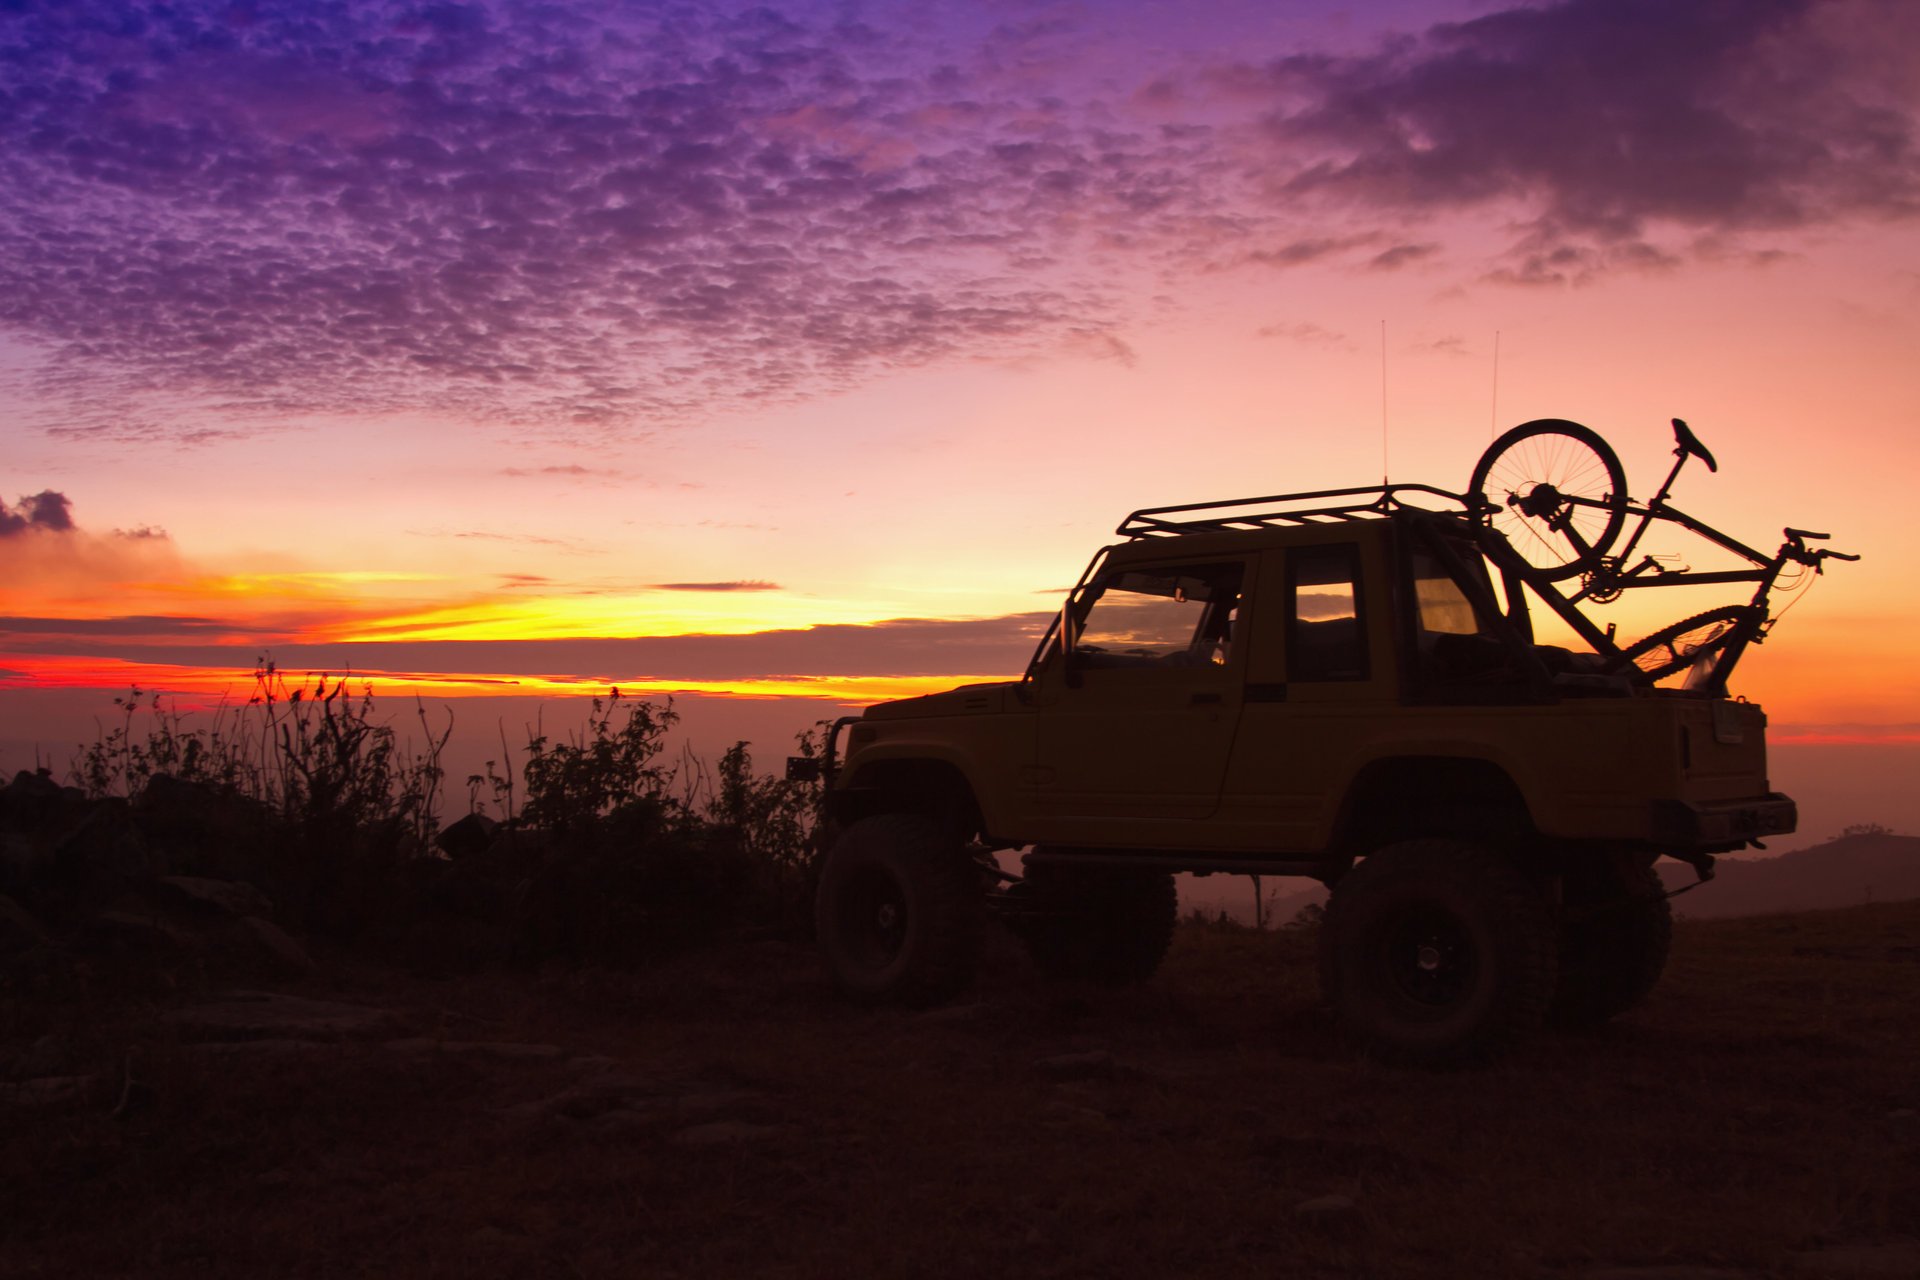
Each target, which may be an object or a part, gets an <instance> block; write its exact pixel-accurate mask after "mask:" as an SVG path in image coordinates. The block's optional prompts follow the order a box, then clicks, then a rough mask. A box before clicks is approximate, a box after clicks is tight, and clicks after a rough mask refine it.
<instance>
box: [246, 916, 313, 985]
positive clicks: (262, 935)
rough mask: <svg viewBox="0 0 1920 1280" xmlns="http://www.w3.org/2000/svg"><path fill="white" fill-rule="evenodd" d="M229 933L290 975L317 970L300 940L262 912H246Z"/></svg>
mask: <svg viewBox="0 0 1920 1280" xmlns="http://www.w3.org/2000/svg"><path fill="white" fill-rule="evenodd" d="M227 936H228V937H230V938H232V939H234V940H236V941H238V942H239V943H240V944H241V945H242V946H243V947H245V948H246V949H247V950H249V951H251V952H252V953H253V954H254V955H255V956H256V957H258V958H260V959H262V960H265V961H266V962H267V963H268V964H269V965H270V966H272V967H273V968H274V969H276V970H278V971H279V972H280V973H282V974H284V975H286V976H288V977H292V978H304V977H306V976H307V975H308V974H310V973H312V972H313V970H314V964H313V959H312V957H310V956H308V955H307V953H306V951H305V950H304V949H302V948H301V946H300V944H299V943H297V942H295V941H294V940H293V939H292V938H290V937H288V936H287V933H286V931H285V930H284V929H282V928H281V927H280V926H279V925H277V924H273V923H272V922H270V921H267V920H262V919H261V918H260V917H259V916H242V917H241V918H240V919H238V920H236V921H234V922H233V928H232V929H231V930H230V931H229V933H228V935H227Z"/></svg>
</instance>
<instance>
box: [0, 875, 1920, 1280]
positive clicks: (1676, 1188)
mask: <svg viewBox="0 0 1920 1280" xmlns="http://www.w3.org/2000/svg"><path fill="white" fill-rule="evenodd" d="M1917 943H1920V904H1912V903H1909V904H1893V905H1885V906H1877V907H1865V908H1856V909H1851V910H1847V911H1842V912H1831V913H1822V914H1813V915H1804V916H1794V917H1774V918H1765V919H1755V920H1743V921H1726V922H1711V923H1689V924H1686V925H1684V926H1683V927H1682V929H1681V931H1680V935H1679V941H1678V945H1677V948H1676V956H1675V961H1674V965H1673V968H1672V970H1671V972H1670V974H1669V978H1668V980H1667V981H1666V983H1665V984H1664V985H1663V986H1662V988H1661V989H1660V991H1659V992H1658V993H1656V996H1655V998H1654V1000H1653V1002H1652V1003H1650V1004H1649V1005H1648V1007H1647V1008H1646V1009H1644V1010H1643V1011H1640V1012H1638V1013H1636V1014H1634V1015H1630V1016H1629V1017H1627V1018H1625V1019H1623V1020H1621V1021H1620V1022H1619V1023H1618V1024H1616V1025H1615V1026H1613V1027H1611V1028H1608V1029H1606V1030H1604V1031H1602V1032H1600V1033H1596V1034H1592V1035H1585V1036H1578V1037H1573V1036H1549V1037H1542V1038H1541V1039H1539V1040H1537V1041H1535V1042H1532V1043H1531V1044H1529V1045H1527V1046H1525V1047H1524V1048H1523V1049H1522V1050H1521V1051H1519V1052H1518V1053H1517V1054H1515V1055H1514V1056H1512V1057H1510V1058H1509V1059H1507V1060H1505V1061H1504V1062H1502V1063H1500V1064H1499V1065H1497V1066H1494V1067H1491V1068H1487V1069H1483V1070H1476V1071H1464V1072H1458V1073H1448V1074H1432V1073H1426V1072H1420V1071H1412V1070H1400V1069H1395V1068H1388V1067H1383V1066H1380V1065H1377V1064H1374V1063H1372V1062H1369V1061H1367V1060H1365V1059H1363V1058H1360V1057H1357V1056H1356V1055H1355V1054H1354V1053H1353V1052H1351V1051H1350V1050H1349V1049H1347V1048H1345V1047H1344V1046H1342V1045H1341V1044H1339V1043H1338V1042H1337V1041H1336V1040H1335V1039H1334V1037H1333V1035H1332V1033H1331V1030H1330V1028H1329V1025H1328V1023H1327V1021H1326V1019H1325V1018H1324V1017H1323V1016H1322V1014H1321V1013H1320V1012H1319V1010H1318V1009H1317V1007H1316V1005H1315V1002H1314V996H1313V981H1312V963H1311V961H1312V957H1311V942H1310V940H1308V939H1306V938H1304V937H1302V936H1300V935H1292V934H1263V935H1256V934H1251V933H1234V932H1222V931H1212V930H1204V929H1196V928H1191V927H1189V928H1186V929H1183V931H1182V933H1181V935H1180V937H1179V939H1178V940H1177V942H1176V949H1175V952H1174V954H1173V956H1172V957H1171V958H1170V960H1169V962H1168V965H1167V967H1166V969H1165V970H1164V971H1163V972H1162V974H1161V975H1160V977H1158V978H1157V979H1156V980H1155V981H1154V982H1153V983H1152V984H1150V985H1149V986H1147V987H1146V988H1144V989H1141V990H1138V991H1133V992H1109V991H1102V990H1098V989H1092V988H1078V987H1074V988H1066V987H1060V986H1047V985H1044V984H1042V983H1040V982H1039V981H1038V980H1037V979H1036V978H1035V976H1034V975H1033V974H1032V972H1031V970H1030V969H1029V968H1028V967H1027V965H1026V964H1025V962H1024V960H1023V959H1022V958H1020V957H1019V956H1018V955H1016V954H1015V953H1014V952H1013V951H1012V949H1011V947H1010V945H1006V946H1002V947H1001V948H1000V949H999V950H997V951H996V952H995V954H994V955H993V956H992V957H991V958H990V963H989V965H988V972H987V973H986V975H985V977H984V979H983V982H982V984H981V987H980V989H979V991H978V992H977V993H976V996H975V997H974V999H975V1000H976V1001H977V1003H976V1004H974V1005H972V1006H969V1007H966V1008H963V1009H961V1010H959V1011H957V1012H956V1011H944V1012H938V1013H935V1014H932V1015H920V1016H915V1015H911V1014H902V1013H898V1012H887V1011H872V1010H862V1009H856V1008H852V1007H849V1006H847V1005H845V1004H842V1003H841V1002H839V1001H838V1000H837V999H835V998H834V997H833V996H832V995H831V993H830V992H829V991H828V990H827V989H826V988H825V986H824V984H823V983H822V981H821V980H820V979H819V977H818V976H817V971H816V969H815V967H814V965H813V963H812V958H811V957H810V956H809V955H808V954H807V953H806V952H804V951H800V950H795V949H792V948H788V947H785V946H782V945H779V944H764V945H762V946H759V947H747V948H741V949H738V950H731V951H724V952H715V953H709V954H706V955H701V956H693V957H687V958H684V959H682V960H680V961H676V962H673V963H672V964H671V965H669V966H667V967H664V968H661V969H658V970H655V971H651V972H647V973H641V974H613V973H605V972H596V971H570V972H556V973H553V974H551V975H548V976H545V977H539V978H528V977H510V976H469V977H462V978H458V979H453V980H448V981H438V982H435V981H427V980H423V979H418V978H406V977H396V976H394V975H391V974H386V973H378V972H372V971H358V970H355V969H354V968H353V967H352V966H351V964H350V963H347V962H339V963H337V964H336V965H335V966H334V967H333V969H332V970H331V972H332V973H333V974H334V977H333V978H331V979H330V980H328V981H327V982H323V983H320V984H314V985H313V986H312V987H310V989H309V990H308V991H307V994H312V995H321V996H326V997H328V998H333V999H341V1000H351V1001H357V1002H361V1003H367V1004H377V1005H381V1006H384V1007H388V1008H393V1009H396V1010H399V1011H401V1012H403V1013H405V1014H406V1015H407V1017H408V1018H409V1020H410V1021H411V1023H412V1026H413V1028H414V1033H415V1034H424V1035H429V1036H435V1035H437V1036H442V1037H444V1038H447V1039H455V1040H476V1039H480V1040H490V1041H525V1042H530V1043H547V1044H554V1045H560V1046H564V1047H565V1048H566V1049H567V1050H568V1051H569V1054H571V1055H598V1056H602V1057H604V1058H607V1059H611V1060H612V1061H611V1062H610V1063H608V1062H600V1063H594V1062H584V1063H583V1062H579V1061H572V1062H570V1061H568V1060H567V1059H556V1060H552V1061H496V1060H492V1059H478V1058H473V1057H468V1056H462V1055H457V1054H450V1055H441V1056H437V1057H434V1056H429V1057H425V1058H422V1057H419V1056H409V1055H405V1054H401V1053H398V1052H396V1051H394V1050H390V1049H386V1048H382V1047H381V1046H380V1045H378V1044H362V1045H351V1044H349V1045H338V1046H326V1047H320V1048H314V1049H308V1050H303V1051H296V1052H294V1053H293V1054H291V1055H290V1056H288V1057H284V1058H275V1059H271V1060H266V1059H256V1058H242V1059H233V1058H230V1057H228V1058H221V1057H216V1056H213V1055H210V1054H209V1053H208V1052H207V1051H205V1050H202V1049H196V1048H194V1047H192V1046H189V1045H185V1044H181V1043H179V1042H178V1041H177V1040H175V1039H173V1038H171V1037H169V1036H167V1035H166V1034H163V1033H162V1032H160V1031H158V1030H156V1029H155V1026H154V1024H153V1023H152V1022H151V1021H150V1018H149V1017H148V1015H147V1014H145V1013H143V1012H141V1011H140V1010H137V1009H130V1008H122V1009H120V1010H119V1011H118V1012H112V1013H106V1012H100V1011H95V1012H93V1013H91V1014H88V1015H86V1016H80V1015H77V1014H76V1016H75V1019H74V1020H73V1021H72V1023H71V1024H70V1026H69V1027H68V1028H67V1030H66V1031H65V1032H63V1033H62V1035H61V1037H60V1039H59V1043H60V1044H63V1045H65V1046H67V1047H66V1050H65V1051H66V1052H67V1053H68V1054H69V1055H70V1057H71V1058H72V1059H73V1062H72V1065H73V1066H77V1067H82V1068H87V1069H96V1070H110V1071H117V1070H118V1065H117V1064H119V1063H120V1062H122V1061H123V1060H124V1056H125V1054H126V1053H127V1052H128V1051H129V1050H131V1052H132V1053H133V1063H134V1067H133V1075H134V1077H135V1079H136V1080H137V1081H139V1082H141V1084H142V1085H143V1086H144V1087H142V1088H136V1089H135V1090H134V1091H133V1095H132V1097H131V1099H130V1104H129V1106H128V1107H127V1109H126V1110H125V1111H124V1112H123V1114H121V1115H120V1116H118V1117H114V1116H111V1115H109V1114H108V1110H109V1105H110V1103H111V1101H113V1099H112V1098H111V1097H109V1098H105V1099H103V1100H102V1101H100V1102H95V1103H90V1104H82V1105H77V1106H74V1107H70V1108H66V1109H43V1110H38V1111H34V1112H31V1113H28V1112H20V1111H14V1112H8V1111H6V1110H4V1109H0V1274H6V1275H8V1276H14V1275H26V1276H37V1275H44V1276H50V1277H51V1276H61V1277H65V1276H73V1275H99V1276H112V1275H159V1276H173V1275H178V1276H195V1277H203V1276H204V1277H227V1276H231V1277H247V1278H248V1280H253V1278H254V1277H258V1276H265V1275H270V1276H340V1275H381V1276H389V1275H435V1276H437V1275H444V1276H459V1277H477V1276H614V1275H648V1276H742V1275H759V1276H793V1277H811V1276H896V1275H917V1276H918V1275H925V1276H977V1275H981V1274H995V1273H999V1274H1006V1275H1021V1276H1027V1275H1035V1276H1088V1277H1093V1276H1100V1277H1115V1276H1122V1277H1124V1276H1141V1277H1147V1276H1152V1277H1160V1276H1169V1275H1172V1276H1183V1275H1210V1276H1211V1275H1226V1276H1231V1275H1249V1276H1251V1275H1259V1276H1275V1275H1301V1276H1319V1275H1324V1276H1393V1277H1423V1276H1434V1277H1439V1276H1447V1277H1453V1276H1464V1275H1471V1276H1480V1277H1490V1278H1491V1277H1504V1276H1540V1275H1580V1274H1582V1273H1584V1272H1587V1271H1589V1270H1593V1269H1596V1268H1599V1267H1602V1266H1605V1265H1636V1264H1637V1265H1652V1264H1668V1265H1676V1264H1694V1265H1714V1266H1722V1267H1728V1268H1736V1269H1741V1270H1744V1271H1747V1272H1750V1273H1752V1274H1755V1275H1768V1274H1783V1273H1784V1272H1785V1270H1786V1268H1787V1260H1788V1259H1789V1258H1790V1256H1791V1254H1792V1253H1793V1252H1794V1251H1796V1250H1803V1249H1807V1248H1812V1247H1815V1246H1818V1245H1820V1244H1823V1243H1828V1242H1839V1241H1869V1242H1870V1241H1879V1240H1885V1239H1889V1238H1894V1237H1897V1236H1898V1235H1899V1234H1900V1233H1901V1232H1902V1231H1903V1230H1904V1231H1912V1230H1913V1224H1915V1223H1916V1222H1920V1121H1916V1120H1915V1119H1914V1117H1913V1115H1912V1110H1913V1109H1914V1108H1916V1107H1917V1106H1920V1082H1917V1081H1916V1077H1915V1069H1914V1064H1915V1062H1916V1061H1920V1020H1916V1018H1915V1016H1914V1014H1915V1001H1914V995H1915V991H1916V987H1917V985H1920V984H1916V981H1915V979H1916V976H1920V967H1916V965H1917V964H1920V954H1917V953H1916V944H1917ZM1086 1050H1108V1051H1110V1052H1111V1053H1112V1055H1113V1060H1114V1062H1115V1064H1116V1065H1117V1068H1118V1069H1117V1071H1115V1072H1114V1073H1113V1074H1112V1075H1111V1076H1110V1077H1108V1076H1102V1075H1099V1074H1098V1073H1096V1075H1095V1076H1094V1078H1089V1079H1082V1080H1075V1081H1067V1082H1056V1081H1053V1080H1051V1079H1049V1077H1048V1075H1047V1074H1046V1073H1045V1072H1043V1071H1042V1070H1040V1069H1039V1068H1038V1067H1037V1066H1036V1061H1037V1060H1039V1059H1042V1058H1045V1057H1047V1056H1049V1055H1055V1054H1062V1053H1067V1052H1075V1051H1086ZM609 1071H611V1072H613V1073H615V1075H623V1076H626V1077H628V1078H629V1079H628V1081H627V1086H626V1087H627V1088H628V1090H629V1092H632V1091H634V1090H638V1091H639V1093H641V1094H643V1095H648V1096H653V1097H656V1098H660V1099H666V1100H667V1101H668V1102H669V1103H672V1102H673V1100H674V1099H678V1100H679V1103H677V1104H674V1105H681V1106H683V1107H688V1106H690V1107H692V1108H693V1110H689V1111H687V1112H686V1113H685V1114H684V1115H682V1116H681V1118H679V1119H674V1118H671V1116H669V1118H666V1119H661V1118H659V1113H658V1112H657V1111H656V1112H647V1111H645V1110H636V1111H633V1112H632V1113H631V1114H630V1116H629V1118H630V1119H632V1120H633V1121H634V1123H632V1124H630V1125H625V1126H619V1127H615V1126H610V1125H609V1124H607V1123H606V1122H604V1121H602V1122H598V1123H596V1122H595V1121H594V1119H593V1118H592V1116H591V1112H592V1110H593V1107H592V1106H588V1105H582V1106H575V1107H572V1108H571V1110H573V1111H574V1112H575V1114H576V1115H577V1116H578V1117H579V1118H568V1116H566V1115H563V1114H554V1115H541V1116H534V1117H527V1116H516V1115H513V1114H511V1113H509V1112H508V1110H507V1109H510V1108H512V1107H514V1106H516V1105H519V1104H523V1103H527V1102H529V1101H535V1100H539V1099H543V1098H551V1097H554V1096H555V1095H558V1094H561V1093H563V1091H565V1090H567V1089H568V1088H569V1087H575V1086H578V1085H579V1083H580V1082H581V1081H582V1080H590V1079H592V1078H593V1077H594V1076H595V1075H596V1074H599V1075H604V1074H606V1073H607V1072H609ZM113 1092H114V1091H113V1090H111V1089H109V1090H108V1093H109V1094H111V1093H113ZM703 1098H704V1099H707V1100H708V1101H707V1103H702V1102H701V1099H703ZM703 1105H710V1106H711V1107H712V1108H714V1109H713V1110H712V1111H711V1114H707V1113H699V1111H698V1109H699V1107H700V1106H703ZM562 1109H563V1110H567V1109H568V1108H562ZM668 1110H669V1112H670V1111H671V1107H669V1108H668ZM1901 1112H1905V1113H1906V1114H1905V1115H1901V1114H1899V1113H1901ZM702 1114H704V1115H705V1118H709V1119H711V1118H723V1119H726V1120H731V1121H738V1122H741V1123H743V1124H748V1125H756V1126H765V1128H763V1129H758V1130H755V1131H754V1133H755V1135H756V1136H755V1137H754V1138H753V1140H751V1141H748V1142H745V1143H742V1144H740V1145H733V1146H715V1147H710V1148H700V1147H692V1148H690V1147H688V1146H686V1145H683V1143H684V1142H685V1141H686V1139H685V1138H683V1139H681V1140H680V1142H676V1141H675V1140H674V1138H673V1136H672V1135H673V1134H674V1133H676V1132H678V1131H681V1130H683V1129H685V1128H686V1126H687V1125H688V1124H689V1123H691V1122H692V1121H693V1120H695V1119H698V1118H700V1115H702ZM650 1117H651V1118H650ZM1329 1194H1334V1195H1343V1196H1347V1197H1350V1198H1351V1199H1352V1200H1353V1201H1354V1204H1355V1206H1356V1207H1355V1208H1354V1210H1353V1211H1352V1212H1350V1213H1346V1214H1335V1215H1332V1216H1330V1217H1326V1218H1315V1217H1307V1216H1302V1215H1299V1214H1297V1213H1296V1212H1295V1206H1296V1205H1298V1204H1299V1203H1300V1202H1302V1201H1304V1200H1308V1199H1310V1198H1312V1197H1316V1196H1322V1195H1329Z"/></svg>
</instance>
